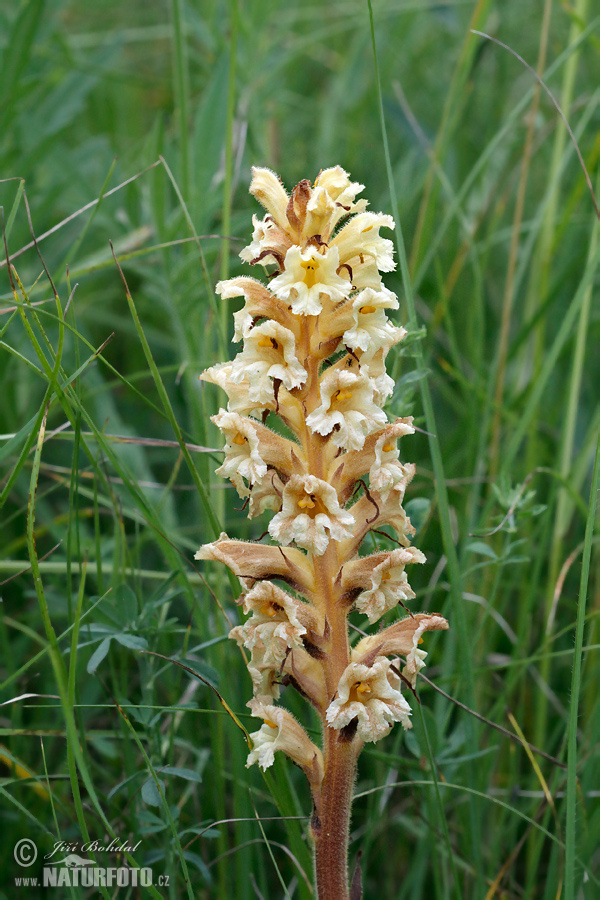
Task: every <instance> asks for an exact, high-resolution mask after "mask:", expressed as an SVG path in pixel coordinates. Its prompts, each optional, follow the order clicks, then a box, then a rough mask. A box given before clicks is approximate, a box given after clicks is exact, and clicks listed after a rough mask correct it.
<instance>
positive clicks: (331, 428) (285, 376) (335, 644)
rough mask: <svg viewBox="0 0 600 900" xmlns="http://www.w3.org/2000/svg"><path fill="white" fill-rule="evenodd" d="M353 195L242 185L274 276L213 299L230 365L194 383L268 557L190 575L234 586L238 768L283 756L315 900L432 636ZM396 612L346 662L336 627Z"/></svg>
mask: <svg viewBox="0 0 600 900" xmlns="http://www.w3.org/2000/svg"><path fill="white" fill-rule="evenodd" d="M362 189H363V185H360V184H356V183H353V182H351V181H350V180H349V177H348V174H347V173H346V172H345V171H344V170H343V169H342V168H340V167H339V166H335V167H333V168H331V169H326V170H324V171H322V172H321V173H320V174H319V176H318V178H317V179H316V181H315V183H314V185H311V183H310V182H309V181H307V180H304V181H301V182H300V183H299V184H297V185H296V187H295V188H294V190H293V191H292V193H291V195H290V196H288V194H287V193H286V191H285V190H284V188H283V186H282V184H281V182H280V180H279V178H278V177H277V176H276V175H275V174H274V173H273V172H271V171H269V170H268V169H264V168H255V169H253V178H252V183H251V186H250V193H251V194H253V195H254V196H255V197H256V199H257V200H258V201H259V202H260V203H261V204H262V206H263V207H264V208H265V209H266V210H267V215H266V216H265V217H264V218H263V219H262V220H260V221H259V220H258V219H257V218H256V217H254V219H253V224H254V233H253V236H252V242H251V243H250V244H249V246H248V247H246V248H245V249H244V250H243V251H242V253H241V258H242V259H243V260H244V261H245V262H247V263H250V264H251V265H261V266H264V267H265V268H272V267H275V272H274V273H272V274H271V275H270V282H269V286H268V287H266V286H265V285H264V284H262V283H261V282H260V281H257V280H256V279H254V278H249V277H246V276H243V277H238V278H232V279H229V280H228V281H222V282H220V283H219V284H218V285H217V291H218V293H220V295H221V297H222V298H224V299H225V298H231V297H243V298H244V306H243V308H242V309H241V310H240V311H239V312H236V313H235V314H234V320H235V334H234V340H235V341H243V350H242V351H241V353H238V355H237V356H236V357H235V359H234V360H233V362H224V363H220V364H218V365H216V366H213V367H212V368H210V369H208V370H207V371H206V372H204V374H203V375H202V376H201V377H202V378H203V379H204V380H205V381H208V382H211V383H213V384H216V385H218V386H219V387H220V388H222V389H223V390H224V391H225V393H226V394H227V397H228V400H229V403H228V406H227V410H224V409H221V410H220V411H219V413H218V415H216V416H213V421H214V422H215V423H216V425H217V426H218V427H219V429H220V430H221V431H222V432H223V434H224V436H225V441H226V443H225V461H224V463H223V465H222V466H221V467H220V468H219V469H217V472H219V473H220V474H222V475H225V476H227V477H228V478H229V479H231V481H232V482H233V484H234V485H235V487H236V489H237V491H238V493H239V494H240V495H241V496H242V497H244V498H246V502H247V505H248V512H249V515H250V516H257V515H259V514H261V513H263V512H265V511H266V510H271V511H272V512H273V514H274V515H273V516H272V518H271V520H270V522H269V526H268V533H269V535H270V537H271V539H272V541H273V543H272V544H269V545H263V544H260V543H252V542H247V541H237V540H232V539H230V538H229V537H228V536H227V535H226V534H221V536H220V537H219V539H218V540H217V541H215V542H214V543H212V544H207V545H205V546H204V547H202V548H201V549H200V550H199V551H198V553H197V554H196V557H197V558H199V559H210V560H219V561H220V562H223V563H225V565H226V566H228V567H229V568H230V569H231V571H232V572H233V573H234V574H235V575H236V576H237V577H238V578H239V580H240V582H241V584H242V586H243V589H244V593H243V594H242V596H241V597H240V598H239V600H238V602H239V603H240V605H242V607H243V610H244V612H245V613H248V614H249V618H248V619H246V621H245V623H244V624H243V625H240V626H237V627H236V628H233V630H232V631H231V634H230V636H231V637H232V638H234V639H235V640H236V641H237V642H238V644H240V645H242V646H243V647H245V648H247V650H248V651H250V659H249V662H248V670H249V673H250V676H251V679H252V685H253V689H254V697H253V699H252V700H250V702H249V704H248V706H249V707H250V709H251V711H252V715H253V716H256V718H257V719H262V722H263V724H262V727H261V728H260V729H259V730H258V731H255V732H254V733H253V734H251V736H250V737H251V739H252V742H253V748H252V750H251V752H250V755H249V757H248V765H251V764H252V763H255V762H257V763H258V764H259V766H261V767H262V768H263V769H266V768H267V767H268V766H270V765H271V764H272V763H273V759H274V754H275V752H276V751H277V750H281V751H282V752H283V753H285V754H287V756H289V757H290V759H291V760H292V761H293V762H294V763H296V764H297V765H298V766H300V768H301V769H302V770H303V772H304V774H305V775H306V777H307V779H308V783H309V785H310V790H311V794H312V800H313V814H312V818H311V824H310V832H311V838H312V841H313V844H314V853H315V870H316V882H317V891H318V896H319V898H320V900H344V898H348V896H349V894H348V891H349V887H348V863H347V856H348V835H349V824H350V807H351V802H352V791H353V785H354V778H355V772H356V762H357V758H358V755H359V753H360V751H361V750H362V748H363V746H364V744H365V742H369V741H379V740H380V739H381V738H383V737H385V736H386V735H387V734H388V733H389V731H390V730H391V728H392V726H393V724H394V722H400V723H401V725H402V726H403V727H404V728H410V727H411V722H410V715H411V708H410V706H409V704H408V702H407V699H406V695H407V693H410V691H411V690H414V686H415V681H416V676H417V673H418V671H419V669H421V667H422V666H423V665H424V662H423V660H424V657H425V655H426V654H425V652H424V651H423V650H421V649H420V648H419V644H421V643H422V635H423V633H424V632H426V631H431V630H437V629H445V628H447V627H448V623H447V622H446V620H445V619H444V618H442V617H441V616H439V615H427V614H425V613H415V614H413V613H411V612H408V610H406V607H405V603H406V602H407V601H409V600H411V599H413V598H414V597H415V594H414V592H413V591H412V589H411V587H410V585H409V584H408V581H407V578H406V573H405V567H406V565H407V564H408V563H422V562H424V560H425V557H424V556H423V554H422V553H421V551H420V550H417V549H416V548H415V547H411V546H410V538H411V536H412V534H413V533H414V528H413V527H412V526H411V524H410V520H409V519H408V518H407V516H406V514H405V512H404V509H403V507H402V500H403V497H404V492H405V490H406V486H407V484H408V483H409V481H410V480H411V478H412V477H413V474H414V466H412V465H410V464H406V463H402V462H400V459H399V452H398V447H397V443H398V439H399V438H400V437H401V436H403V435H407V434H412V433H413V432H414V428H413V427H412V419H411V418H404V419H396V420H395V421H393V422H388V420H387V416H386V414H385V412H384V411H383V406H384V404H385V401H386V399H387V398H388V397H389V396H390V394H391V392H392V389H393V387H394V382H393V381H392V379H391V378H390V377H389V375H387V374H386V370H385V359H386V355H387V353H388V351H389V350H390V348H391V347H392V346H394V344H397V343H398V342H399V341H401V340H402V338H403V337H404V335H405V334H406V332H405V330H404V329H403V328H400V327H397V326H395V325H393V324H392V323H391V322H390V320H389V319H388V317H387V315H386V313H387V310H389V309H398V301H397V298H396V296H395V294H393V293H392V292H391V291H389V290H388V289H387V288H386V287H384V285H383V284H382V281H381V277H380V272H389V271H391V270H392V269H394V267H395V264H394V260H393V245H392V242H391V241H389V240H386V239H385V238H383V237H381V236H380V234H379V229H380V228H393V227H394V222H393V219H392V217H391V216H387V215H382V214H378V213H373V212H367V211H365V208H366V206H367V202H366V201H365V200H358V201H357V200H355V197H356V195H357V194H358V193H359V192H360V191H362ZM268 426H272V427H268ZM357 497H358V499H356V498H357ZM385 526H389V527H390V528H391V529H392V530H393V532H395V537H393V538H391V539H390V540H391V542H393V543H396V544H397V545H398V547H397V549H393V550H378V551H377V552H374V553H373V552H368V551H367V553H366V555H362V556H361V555H360V550H361V546H362V544H363V540H364V538H365V537H366V536H367V535H368V534H369V532H375V533H380V532H381V529H382V528H383V527H385ZM384 536H385V537H388V535H386V534H385V533H384ZM373 546H375V543H374V542H373V541H371V542H370V547H369V549H372V547H373ZM282 585H283V586H282ZM399 605H400V606H402V607H403V609H405V610H406V611H407V612H408V615H405V616H404V617H403V618H400V619H399V620H397V621H395V622H394V623H393V624H391V625H389V626H387V627H385V628H383V629H382V630H379V631H378V632H376V633H375V634H370V635H367V636H365V637H362V638H361V639H360V640H358V642H357V643H355V644H354V645H353V646H352V645H351V643H350V640H349V635H348V614H349V613H350V611H351V610H352V609H356V610H358V611H359V613H362V615H364V616H366V617H367V619H368V620H369V622H370V623H371V624H373V623H375V622H377V621H378V620H379V619H380V618H381V617H382V616H383V615H385V614H386V613H388V612H389V611H390V610H393V609H395V608H396V607H398V606H399ZM363 633H364V632H363ZM400 658H401V659H400ZM284 688H285V689H287V690H288V691H289V690H296V691H297V692H298V693H299V694H300V695H301V696H302V697H303V698H304V699H305V700H306V701H308V702H309V703H311V704H312V706H313V707H314V709H315V710H316V711H317V713H318V716H319V718H320V720H321V724H322V746H321V747H318V746H317V745H316V744H315V743H314V742H313V741H312V740H311V739H310V738H309V736H308V734H307V733H306V731H305V730H304V729H303V727H302V726H301V725H300V724H299V723H298V722H297V721H296V719H295V718H294V717H293V716H292V715H291V713H289V712H288V711H287V710H286V709H284V708H283V707H282V706H280V705H279V700H280V696H281V692H282V689H284ZM355 887H358V891H360V887H359V886H355ZM353 894H354V895H358V894H357V892H356V890H354V891H353Z"/></svg>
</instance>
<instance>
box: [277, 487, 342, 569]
mask: <svg viewBox="0 0 600 900" xmlns="http://www.w3.org/2000/svg"><path fill="white" fill-rule="evenodd" d="M353 522H354V519H353V517H352V515H351V513H349V512H348V511H347V510H345V509H342V508H341V507H340V504H339V502H338V498H337V494H336V492H335V490H334V488H332V487H331V485H329V484H327V482H326V481H322V480H321V479H320V478H316V477H315V476H314V475H304V476H301V475H292V477H291V478H290V480H289V481H288V482H287V484H286V486H285V489H284V491H283V506H282V509H281V512H279V513H277V515H276V516H274V517H273V518H272V519H271V521H270V523H269V534H270V535H271V537H272V538H273V539H274V540H276V541H279V542H280V543H281V544H283V545H284V546H287V545H288V544H291V543H292V542H294V543H296V544H298V546H300V547H304V548H305V550H310V551H311V552H312V553H314V554H315V555H316V556H322V555H323V553H325V550H326V549H327V545H328V544H329V540H330V538H331V539H332V540H334V541H341V540H343V539H344V538H349V537H350V536H351V534H350V532H349V531H348V530H347V528H346V526H347V525H352V524H353Z"/></svg>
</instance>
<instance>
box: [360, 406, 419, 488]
mask: <svg viewBox="0 0 600 900" xmlns="http://www.w3.org/2000/svg"><path fill="white" fill-rule="evenodd" d="M395 430H396V431H397V433H394V432H392V431H391V430H389V431H388V430H386V431H385V432H384V433H383V434H382V435H381V436H380V437H379V438H378V440H377V442H376V444H375V459H374V461H373V465H372V466H371V468H370V469H369V484H370V486H371V488H372V489H373V490H374V491H377V493H378V494H379V495H380V496H381V497H382V498H383V499H384V500H387V497H388V495H389V493H390V491H392V490H395V489H396V488H397V489H398V490H399V491H401V492H402V494H404V490H405V487H406V483H407V481H409V480H410V478H412V474H413V471H414V470H413V469H411V467H410V466H405V465H403V464H402V463H401V462H400V459H399V452H398V447H397V446H396V440H397V438H398V436H399V435H400V434H414V428H412V427H411V426H410V425H405V424H403V423H402V424H400V425H399V426H397V427H396V429H395Z"/></svg>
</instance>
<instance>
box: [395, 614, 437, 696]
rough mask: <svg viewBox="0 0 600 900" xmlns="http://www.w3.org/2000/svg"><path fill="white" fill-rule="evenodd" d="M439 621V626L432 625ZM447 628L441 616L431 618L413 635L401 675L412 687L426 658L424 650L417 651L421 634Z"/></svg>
mask: <svg viewBox="0 0 600 900" xmlns="http://www.w3.org/2000/svg"><path fill="white" fill-rule="evenodd" d="M436 619H437V620H441V622H443V623H444V624H443V625H442V624H441V622H440V624H439V625H437V627H436V624H437V623H436V624H432V620H433V622H435V620H436ZM445 628H448V623H447V622H446V620H445V619H442V617H441V616H433V617H432V618H431V619H430V620H429V621H422V622H421V623H420V624H419V627H418V628H417V630H416V631H415V633H414V634H413V641H412V648H411V650H410V652H409V653H408V655H407V657H406V665H405V666H404V668H403V669H402V674H403V675H404V677H405V678H406V680H407V681H409V682H410V684H411V685H412V687H413V688H414V686H415V684H416V682H417V675H418V673H419V672H420V671H421V669H422V668H423V667H424V665H425V657H426V656H427V652H426V651H425V650H419V647H418V645H419V644H421V643H422V642H423V634H424V633H425V632H426V631H432V630H439V629H445Z"/></svg>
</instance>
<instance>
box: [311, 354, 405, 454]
mask: <svg viewBox="0 0 600 900" xmlns="http://www.w3.org/2000/svg"><path fill="white" fill-rule="evenodd" d="M320 390H321V405H320V406H319V407H317V409H315V410H314V411H313V412H312V413H311V414H310V415H309V416H308V418H307V420H306V424H307V425H308V427H309V428H310V429H311V430H312V431H313V432H317V433H318V434H322V435H328V434H331V432H332V431H333V432H334V433H333V437H332V441H333V443H334V444H335V445H336V446H337V447H343V448H344V449H345V450H360V449H361V447H362V446H363V444H364V442H365V437H366V436H367V435H368V434H370V433H371V432H373V431H377V430H378V429H379V428H381V427H382V425H385V423H386V421H387V416H386V414H385V413H384V412H383V410H382V409H380V408H379V407H378V406H377V405H376V404H375V403H374V402H373V386H372V385H371V382H370V381H369V379H368V378H367V377H366V376H365V375H363V374H359V373H357V372H352V371H348V370H346V369H339V368H331V369H329V371H328V372H326V373H325V375H324V376H323V378H322V379H321V386H320ZM334 429H335V431H334Z"/></svg>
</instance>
